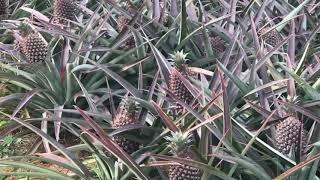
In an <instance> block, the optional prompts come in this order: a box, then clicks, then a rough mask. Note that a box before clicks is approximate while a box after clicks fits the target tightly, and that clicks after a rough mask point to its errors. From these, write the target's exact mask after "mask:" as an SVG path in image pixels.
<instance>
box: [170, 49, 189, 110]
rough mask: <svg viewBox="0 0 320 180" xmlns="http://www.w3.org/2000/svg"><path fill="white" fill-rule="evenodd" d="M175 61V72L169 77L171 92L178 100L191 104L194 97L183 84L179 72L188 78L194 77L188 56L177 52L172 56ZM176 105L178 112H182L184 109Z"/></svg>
mask: <svg viewBox="0 0 320 180" xmlns="http://www.w3.org/2000/svg"><path fill="white" fill-rule="evenodd" d="M171 56H172V58H173V60H174V67H173V71H172V72H171V74H170V77H169V90H170V92H172V93H173V94H174V95H175V96H176V97H177V98H178V99H180V100H181V101H183V102H185V103H186V104H190V103H192V101H193V96H192V94H191V93H190V91H189V90H188V89H187V87H186V86H185V85H184V84H183V82H182V80H181V78H180V77H179V74H178V72H179V73H180V74H181V75H182V76H184V77H186V78H188V77H189V76H192V75H193V74H192V72H191V71H190V69H189V68H188V65H187V64H186V63H185V62H186V56H187V54H184V53H183V51H181V52H176V53H175V54H174V55H171ZM175 105H176V110H177V112H181V110H182V109H183V107H182V106H181V105H179V104H178V103H177V104H175Z"/></svg>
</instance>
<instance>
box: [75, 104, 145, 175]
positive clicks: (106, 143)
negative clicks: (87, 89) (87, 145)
mask: <svg viewBox="0 0 320 180" xmlns="http://www.w3.org/2000/svg"><path fill="white" fill-rule="evenodd" d="M75 108H76V109H77V110H78V111H79V112H80V114H81V115H82V117H83V118H84V119H85V120H86V121H87V122H88V124H89V125H90V126H91V127H92V128H93V129H94V131H95V133H96V134H95V133H92V132H90V131H88V130H86V129H84V131H85V132H86V133H87V134H89V135H90V136H91V137H93V138H95V139H96V140H98V141H99V142H101V143H102V145H103V147H104V148H106V149H107V150H108V151H109V152H110V153H112V154H113V155H114V156H116V157H117V158H119V159H121V160H122V161H123V162H124V163H125V164H126V165H127V166H128V168H129V169H130V170H131V171H132V172H133V173H134V174H135V175H136V176H137V177H138V178H140V179H146V180H147V179H148V178H147V176H146V175H144V173H143V172H142V170H141V169H140V167H139V165H138V164H136V163H135V162H134V160H132V158H131V157H130V155H128V154H127V153H126V152H125V151H124V150H123V149H122V148H121V147H120V146H119V145H118V144H116V143H115V142H114V141H113V140H112V139H111V138H110V137H109V136H108V135H107V134H106V133H105V132H104V131H103V129H101V128H100V127H99V125H98V124H97V123H96V122H94V120H93V119H91V117H90V116H88V115H87V114H86V113H85V112H84V111H82V110H81V109H79V108H78V107H76V106H75Z"/></svg>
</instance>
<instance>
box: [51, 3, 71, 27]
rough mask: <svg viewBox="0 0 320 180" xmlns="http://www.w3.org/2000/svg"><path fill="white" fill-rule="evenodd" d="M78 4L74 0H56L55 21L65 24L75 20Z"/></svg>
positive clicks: (54, 8)
mask: <svg viewBox="0 0 320 180" xmlns="http://www.w3.org/2000/svg"><path fill="white" fill-rule="evenodd" d="M76 11H77V6H76V4H75V2H74V1H73V0H55V1H54V6H53V22H55V23H58V24H65V23H67V20H74V18H75V15H76Z"/></svg>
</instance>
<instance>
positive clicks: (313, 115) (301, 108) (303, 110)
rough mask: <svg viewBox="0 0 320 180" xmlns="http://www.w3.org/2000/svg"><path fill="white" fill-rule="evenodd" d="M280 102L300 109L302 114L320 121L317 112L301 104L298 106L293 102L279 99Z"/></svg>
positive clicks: (297, 109) (296, 109)
mask: <svg viewBox="0 0 320 180" xmlns="http://www.w3.org/2000/svg"><path fill="white" fill-rule="evenodd" d="M278 102H279V103H281V104H283V105H285V106H287V107H289V108H292V109H294V110H295V111H298V112H300V113H301V114H303V115H305V116H307V117H309V118H311V119H313V120H315V121H317V122H318V123H320V117H318V116H317V115H316V114H314V113H313V112H312V111H310V110H308V109H306V108H303V107H301V106H298V105H295V104H292V103H288V102H284V101H278Z"/></svg>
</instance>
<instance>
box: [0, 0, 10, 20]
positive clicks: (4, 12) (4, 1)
mask: <svg viewBox="0 0 320 180" xmlns="http://www.w3.org/2000/svg"><path fill="white" fill-rule="evenodd" d="M8 13H9V0H0V20H4V19H6V18H7V17H8Z"/></svg>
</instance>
